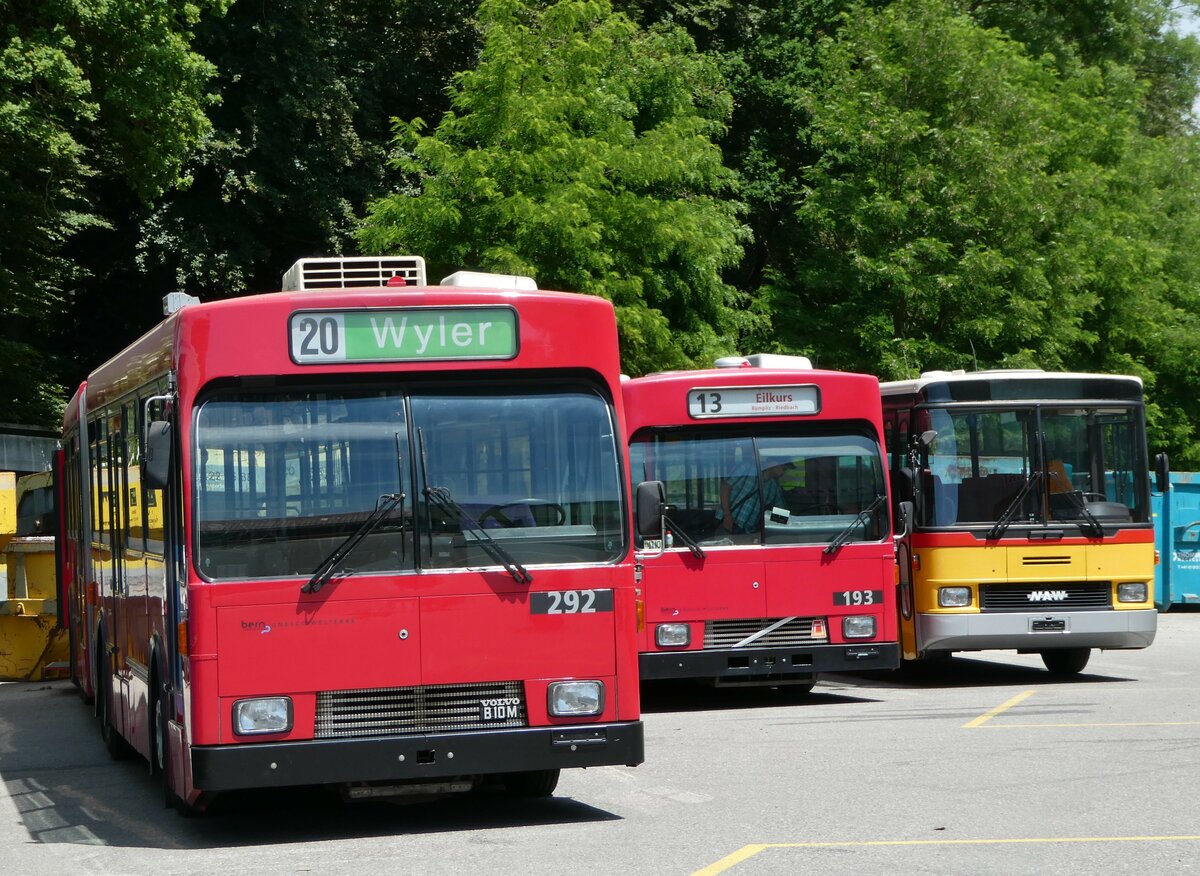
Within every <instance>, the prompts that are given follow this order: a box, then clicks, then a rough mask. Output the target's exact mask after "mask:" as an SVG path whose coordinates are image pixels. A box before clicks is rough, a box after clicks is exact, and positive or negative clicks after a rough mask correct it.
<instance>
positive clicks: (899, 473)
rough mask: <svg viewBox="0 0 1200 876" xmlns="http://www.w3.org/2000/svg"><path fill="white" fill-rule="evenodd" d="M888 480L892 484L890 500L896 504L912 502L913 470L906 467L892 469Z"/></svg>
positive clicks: (913, 491)
mask: <svg viewBox="0 0 1200 876" xmlns="http://www.w3.org/2000/svg"><path fill="white" fill-rule="evenodd" d="M889 478H890V479H891V482H892V499H893V500H894V501H896V502H912V500H913V496H914V494H915V489H914V487H913V470H912V469H911V468H909V467H908V466H905V467H904V468H898V469H893V470H892V472H891V474H890V475H889Z"/></svg>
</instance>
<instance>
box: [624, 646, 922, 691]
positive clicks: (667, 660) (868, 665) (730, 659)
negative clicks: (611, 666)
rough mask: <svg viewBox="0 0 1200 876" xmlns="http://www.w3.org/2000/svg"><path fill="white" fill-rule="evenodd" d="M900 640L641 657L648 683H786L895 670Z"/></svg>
mask: <svg viewBox="0 0 1200 876" xmlns="http://www.w3.org/2000/svg"><path fill="white" fill-rule="evenodd" d="M899 665H900V646H899V645H898V644H897V643H895V642H880V643H873V642H863V643H860V644H857V645H852V644H845V645H817V646H815V647H810V648H722V649H713V650H705V651H652V652H651V651H647V652H643V653H641V654H639V655H638V667H639V669H640V671H641V677H642V680H643V681H661V680H666V679H684V678H711V679H715V680H717V681H723V682H736V681H739V680H741V681H770V680H772V679H776V678H777V679H779V680H780V681H787V680H797V679H803V678H805V677H811V676H812V675H815V674H816V673H818V672H866V671H868V670H874V669H895V668H896V667H897V666H899Z"/></svg>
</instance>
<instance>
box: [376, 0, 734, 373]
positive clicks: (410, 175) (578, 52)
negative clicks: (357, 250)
mask: <svg viewBox="0 0 1200 876" xmlns="http://www.w3.org/2000/svg"><path fill="white" fill-rule="evenodd" d="M479 18H480V23H481V26H482V31H483V38H484V43H483V50H482V53H481V56H480V62H479V64H478V66H477V67H476V68H474V69H473V70H469V71H466V72H464V73H462V74H460V75H459V76H458V77H457V78H456V80H455V83H454V89H453V93H452V97H451V104H452V107H451V110H450V111H449V112H448V113H447V114H446V115H444V116H443V117H442V119H441V121H440V122H439V123H438V125H437V126H436V128H435V129H434V131H433V133H432V134H429V135H426V134H424V133H423V129H424V123H423V122H422V121H421V120H420V119H415V120H413V121H409V122H405V121H398V122H397V125H396V132H397V133H396V147H397V149H398V157H397V159H396V166H397V168H398V169H400V170H401V171H402V172H403V173H404V174H405V175H406V182H407V188H405V189H404V190H402V191H400V192H397V193H395V194H393V195H390V196H388V197H386V198H382V199H380V200H379V201H376V202H375V203H374V204H372V206H371V209H370V215H369V217H368V219H367V221H366V223H365V225H364V227H363V231H362V235H361V240H362V243H363V245H364V246H365V247H366V248H368V249H369V250H372V251H392V252H394V251H398V250H406V249H407V250H411V251H414V252H418V253H424V254H425V255H426V256H427V257H428V258H430V260H431V261H432V262H433V263H434V264H435V265H440V266H447V267H448V266H478V267H482V268H485V269H488V270H495V271H500V272H507V273H519V274H531V275H534V276H536V278H537V279H538V282H539V284H540V285H542V286H544V287H553V288H562V289H568V290H572V291H578V292H583V293H587V294H594V295H602V296H604V297H606V298H609V299H610V300H612V301H613V303H614V305H615V306H616V308H617V312H618V318H619V323H620V330H621V340H622V361H623V364H624V366H625V367H626V368H627V369H628V370H630V371H631V372H634V373H642V372H644V371H647V370H653V369H657V368H662V367H673V366H686V365H690V364H693V363H700V362H706V361H708V360H711V358H712V357H713V356H714V355H717V354H719V353H721V352H726V351H729V350H730V349H732V348H733V346H734V345H735V343H736V342H735V340H734V339H735V336H736V335H737V333H738V332H739V331H741V330H743V328H744V324H745V322H746V317H745V316H744V315H743V314H741V313H739V311H738V309H737V307H738V296H737V295H736V293H735V291H734V290H733V289H732V287H730V286H728V285H727V284H725V283H724V282H723V281H722V280H721V271H722V270H723V269H725V268H727V267H729V266H731V265H733V264H735V263H736V261H737V259H738V256H739V255H740V244H741V241H742V239H743V227H742V225H741V224H740V222H739V221H738V218H737V216H738V211H739V205H738V203H737V202H736V201H735V200H733V199H732V197H731V196H732V182H733V178H732V175H731V174H730V172H729V171H728V170H727V169H726V168H725V167H724V166H723V164H722V161H721V153H720V151H719V150H718V149H717V148H716V146H715V145H714V144H713V138H714V137H715V136H717V135H719V133H720V132H721V128H722V124H723V122H724V120H725V119H726V117H727V116H728V114H729V110H730V104H729V96H728V94H727V92H726V91H725V89H724V88H723V86H722V83H721V79H720V77H719V75H718V74H717V71H716V68H715V67H714V65H713V64H712V63H711V61H710V60H709V59H707V58H705V57H704V56H702V55H700V54H698V53H697V52H696V51H695V46H694V44H693V43H692V41H691V39H690V38H689V37H688V36H687V35H686V34H685V33H684V32H683V31H682V30H680V29H678V28H670V27H656V28H651V29H648V30H643V29H640V28H638V27H637V26H635V25H634V24H633V23H632V22H631V21H630V20H629V19H628V18H627V17H625V16H624V15H621V14H614V13H613V12H612V10H611V8H610V6H609V5H608V3H607V0H559V2H554V3H551V4H549V5H547V6H546V7H545V8H544V9H540V8H538V7H537V6H536V5H535V4H531V3H527V2H523V0H485V2H484V3H483V5H482V6H481V8H480V11H479Z"/></svg>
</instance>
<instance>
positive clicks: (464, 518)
mask: <svg viewBox="0 0 1200 876" xmlns="http://www.w3.org/2000/svg"><path fill="white" fill-rule="evenodd" d="M425 498H426V500H427V501H428V502H429V503H430V504H433V505H436V506H437V507H438V509H439V510H441V511H442V512H443V513H449V514H453V515H455V516H457V517H458V519H459V525H460V526H462V530H463V535H466V534H467V533H468V532H469V533H470V534H471V535H473V536H474V537H475V544H477V545H479V546H480V547H481V548H482V549H483V552H484V553H485V554H487V555H488V556H489V557H491V558H492V559H493V560H495V561H496V562H497V563H499V564H500V565H502V566H504V568H505V569H506V570H508V574H510V575H512V577H513V580H514V581H516V582H517V583H518V584H529V583H532V581H533V575H531V574H529V570H528V569H526V568H525V567H524V566H522V565H521V564H520V563H518V562H517V561H516V560H515V559H514V558H513V556H512V554H510V553H509V552H508V551H506V550H505V549H504V548H502V547H501V546H500V545H499V544H497V543H496V540H495V539H493V538H492V537H491V536H490V535H488V534H487V530H485V529H484V528H483V527H482V526H480V525H479V523H478V522H477V521H476V520H475V519H474V518H473V517H471V515H470V514H468V513H467V512H466V510H465V509H464V508H463V507H462V506H461V505H459V504H458V503H457V502H455V501H454V498H453V497H452V496H451V495H450V491H449V490H447V489H446V488H445V487H426V488H425Z"/></svg>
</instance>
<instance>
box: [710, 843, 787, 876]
mask: <svg viewBox="0 0 1200 876" xmlns="http://www.w3.org/2000/svg"><path fill="white" fill-rule="evenodd" d="M773 847H774V845H773V844H770V843H768V844H766V845H752V846H742V847H741V848H740V849H738V850H737V851H736V852H734V853H733V854H732V855H726V856H725V857H724V858H722V859H721V860H719V861H717V862H716V863H715V864H709V865H708V866H707V867H705V868H704V869H703V870H697V871H696V872H695V873H693V874H692V876H716V874H717V873H724V872H725V871H726V870H728V869H729V868H730V867H732V866H733V865H734V864H740V863H742V861H745V860H748V859H750V858H753V857H754V856H755V855H757V854H758V853H759V852H761V851H762V850H763V849H769V848H773Z"/></svg>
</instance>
